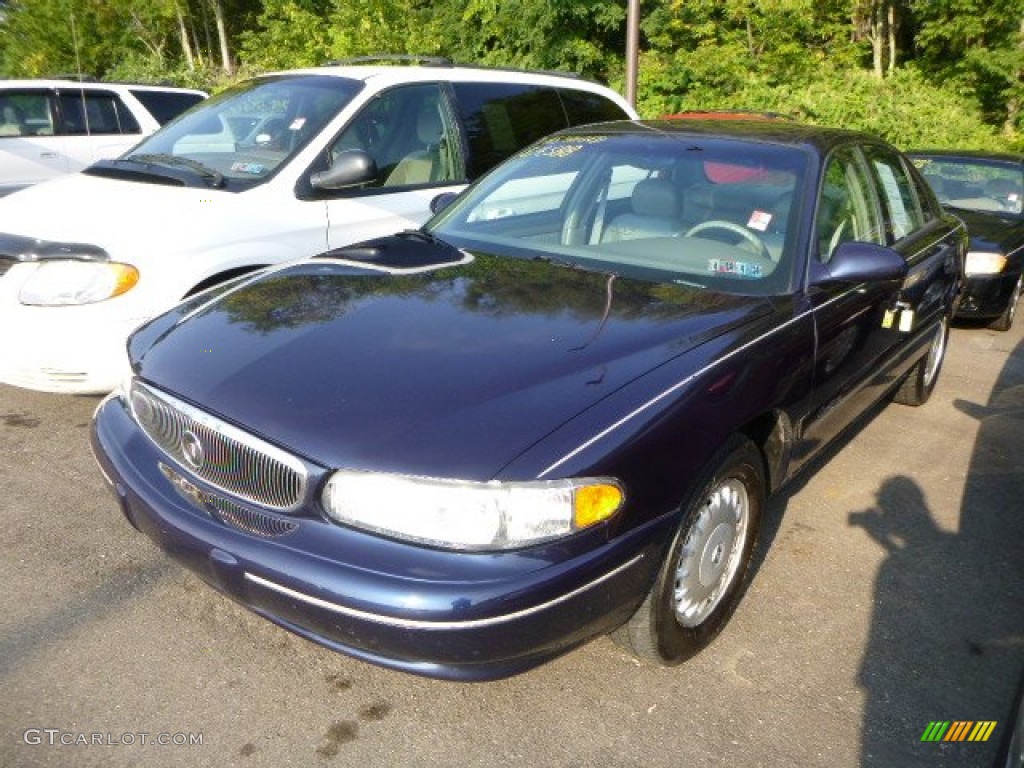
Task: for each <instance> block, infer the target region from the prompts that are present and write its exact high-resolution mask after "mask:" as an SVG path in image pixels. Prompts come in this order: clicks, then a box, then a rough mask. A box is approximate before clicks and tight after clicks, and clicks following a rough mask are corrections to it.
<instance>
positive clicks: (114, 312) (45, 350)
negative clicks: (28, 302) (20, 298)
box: [0, 281, 147, 394]
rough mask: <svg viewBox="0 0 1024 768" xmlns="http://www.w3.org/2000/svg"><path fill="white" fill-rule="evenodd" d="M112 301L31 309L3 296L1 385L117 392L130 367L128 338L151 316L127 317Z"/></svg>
mask: <svg viewBox="0 0 1024 768" xmlns="http://www.w3.org/2000/svg"><path fill="white" fill-rule="evenodd" d="M0 282H2V281H0ZM114 301H116V300H112V301H110V302H100V303H97V304H86V305H82V306H72V307H28V306H25V305H23V304H19V303H18V302H17V298H16V297H15V296H0V328H3V329H4V332H3V333H2V334H0V383H4V384H10V385H13V386H16V387H24V388H26V389H35V390H39V391H42V392H64V393H69V394H105V393H107V392H110V391H112V390H113V389H115V388H116V387H117V385H118V383H119V382H120V379H121V377H122V376H123V375H124V373H125V371H127V368H128V363H127V357H126V354H125V343H126V340H127V338H128V336H129V335H130V334H131V332H132V331H133V330H134V329H135V328H136V327H138V326H139V325H140V324H141V323H143V322H144V321H145V320H146V319H147V318H146V317H144V316H141V315H140V316H134V315H131V314H129V315H127V316H125V314H124V313H123V312H122V311H121V308H120V306H113V305H114Z"/></svg>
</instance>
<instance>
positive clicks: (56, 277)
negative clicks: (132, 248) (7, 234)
mask: <svg viewBox="0 0 1024 768" xmlns="http://www.w3.org/2000/svg"><path fill="white" fill-rule="evenodd" d="M138 281H139V270H137V269H136V268H135V267H133V266H131V265H130V264H119V263H117V262H111V261H44V262H42V263H41V264H40V265H39V266H38V268H37V269H36V271H35V272H33V273H32V274H31V275H30V276H29V278H28V280H26V281H25V284H24V285H22V287H21V293H20V294H19V296H18V300H19V301H20V302H21V303H22V304H32V305H37V306H47V307H50V306H66V305H69V304H92V303H93V302H97V301H103V300H105V299H110V298H113V297H114V296H119V295H121V294H122V293H124V292H126V291H129V290H131V289H132V288H133V287H134V286H135V284H136V283H137V282H138Z"/></svg>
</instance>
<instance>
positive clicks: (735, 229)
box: [685, 219, 772, 260]
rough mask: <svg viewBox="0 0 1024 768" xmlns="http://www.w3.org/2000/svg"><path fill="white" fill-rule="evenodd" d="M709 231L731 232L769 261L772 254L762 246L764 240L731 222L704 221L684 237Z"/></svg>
mask: <svg viewBox="0 0 1024 768" xmlns="http://www.w3.org/2000/svg"><path fill="white" fill-rule="evenodd" d="M709 229H724V230H725V231H726V232H731V233H733V234H734V235H739V236H740V237H741V238H742V239H743V240H746V241H747V242H748V243H750V244H751V245H753V246H754V248H755V249H756V253H757V255H758V256H761V257H762V258H765V259H768V260H771V258H772V254H771V251H769V250H768V246H767V245H765V244H764V240H762V239H761V238H760V237H758V236H757V235H755V234H754V233H753V232H751V231H750V230H749V229H747V228H746V227H741V226H740V225H739V224H733V223H732V222H731V221H725V220H724V219H712V220H711V221H704V222H701V223H700V224H698V225H697V226H695V227H692V228H691V229H690V230H689V231H687V233H686V235H685V236H686V237H693V236H694V235H699V234H700V233H701V232H705V231H707V230H709Z"/></svg>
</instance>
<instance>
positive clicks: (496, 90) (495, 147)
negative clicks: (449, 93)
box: [452, 83, 567, 179]
mask: <svg viewBox="0 0 1024 768" xmlns="http://www.w3.org/2000/svg"><path fill="white" fill-rule="evenodd" d="M452 87H453V89H454V91H455V98H456V100H457V101H458V105H459V112H460V115H461V117H462V122H463V125H465V127H466V138H467V140H468V142H469V161H468V163H467V170H468V172H469V177H470V178H471V179H475V178H476V177H477V176H480V175H481V174H483V173H485V172H486V171H489V170H490V169H491V168H493V167H494V166H495V165H497V164H498V163H500V162H501V161H502V160H504V159H506V158H507V157H509V156H510V155H512V154H514V153H516V152H517V151H519V150H520V149H522V148H523V147H526V146H528V145H530V144H532V143H533V142H535V141H537V140H538V139H541V138H543V137H545V136H547V135H548V134H550V133H554V132H555V131H558V130H561V129H562V128H565V127H567V124H566V118H565V112H564V110H563V109H562V102H561V100H560V99H559V98H558V94H557V93H556V92H555V89H554V88H549V87H546V86H537V85H527V84H522V83H452Z"/></svg>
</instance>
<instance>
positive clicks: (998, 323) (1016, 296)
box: [989, 275, 1024, 331]
mask: <svg viewBox="0 0 1024 768" xmlns="http://www.w3.org/2000/svg"><path fill="white" fill-rule="evenodd" d="M1022 291H1024V275H1021V276H1020V277H1018V278H1017V284H1016V285H1015V286H1014V287H1013V292H1012V293H1011V294H1010V300H1009V302H1007V304H1006V309H1004V310H1003V314H1001V315H1000V316H999V317H997V318H996V319H995V320H993V321H992V323H991V324H990V325H989V328H992V329H993V330H996V331H1008V330H1010V328H1011V326H1013V316H1014V315H1015V314H1017V302H1018V301H1019V300H1020V295H1021V292H1022Z"/></svg>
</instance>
